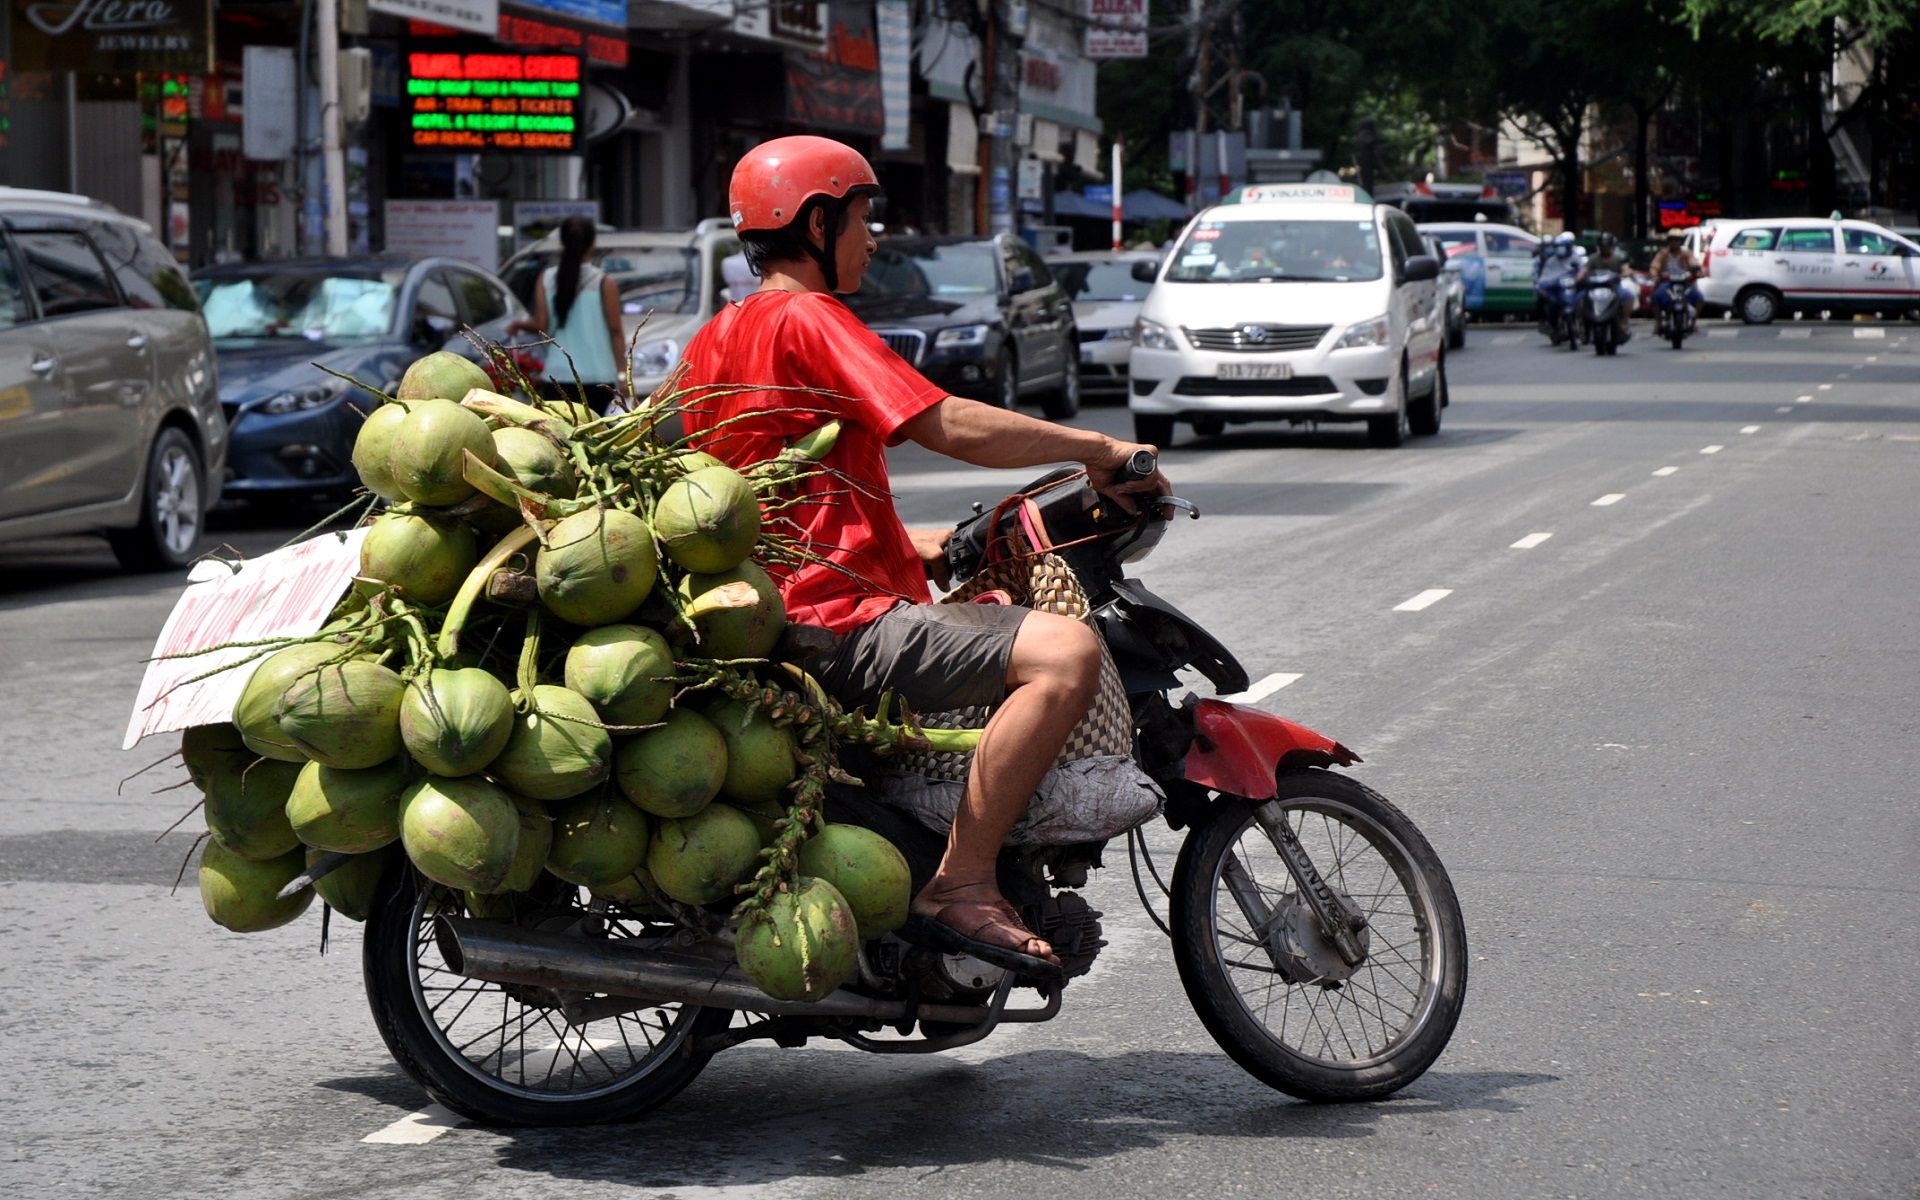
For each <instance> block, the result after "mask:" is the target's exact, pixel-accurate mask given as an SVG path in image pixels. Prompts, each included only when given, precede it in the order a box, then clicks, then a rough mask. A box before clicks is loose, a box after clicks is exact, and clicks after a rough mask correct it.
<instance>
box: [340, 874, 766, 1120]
mask: <svg viewBox="0 0 1920 1200" xmlns="http://www.w3.org/2000/svg"><path fill="white" fill-rule="evenodd" d="M542 885H543V888H544V891H543V892H542V893H541V894H540V895H539V896H537V897H535V896H534V895H532V894H528V895H525V896H515V897H512V898H511V903H512V905H513V907H514V908H515V910H516V911H515V917H516V918H517V919H518V920H520V921H522V922H524V923H530V924H537V925H539V926H541V927H542V928H548V929H556V930H557V929H560V928H567V929H571V930H573V931H576V932H580V931H583V932H586V933H588V935H589V936H599V937H605V938H627V937H635V936H641V935H643V934H645V933H651V932H656V931H655V930H650V929H648V928H647V927H646V925H645V923H644V922H642V921H640V920H637V919H635V918H633V917H631V916H629V915H627V914H625V913H624V912H623V911H622V910H618V909H609V908H608V907H607V906H606V905H605V904H604V903H601V904H595V903H594V902H592V901H591V900H590V899H588V898H587V897H586V895H585V893H584V892H582V891H580V890H579V889H575V888H573V887H572V886H571V885H562V884H560V883H559V881H557V880H552V879H547V880H543V881H542ZM466 910H467V900H466V897H465V896H464V895H463V894H462V893H460V892H457V891H453V890H452V889H449V888H444V887H441V886H440V885H439V884H436V883H433V882H431V881H428V880H425V879H422V878H420V877H419V876H418V875H417V874H416V873H415V872H414V871H412V870H406V871H399V872H395V873H394V878H391V879H389V880H388V881H387V885H386V886H385V888H384V889H383V891H382V895H381V897H380V899H379V900H378V901H377V902H376V903H375V906H374V910H373V912H372V914H370V915H369V916H368V918H367V929H366V936H365V939H364V942H363V946H362V972H363V975H364V979H365V983H366V989H367V1002H368V1004H369V1006H370V1007H371V1008H372V1009H373V1020H374V1024H375V1025H376V1026H378V1028H379V1030H380V1036H381V1038H382V1039H384V1040H385V1041H386V1043H387V1049H388V1050H389V1051H391V1052H392V1054H393V1057H394V1061H395V1062H398V1063H399V1064H400V1066H401V1069H403V1070H404V1071H406V1073H407V1074H408V1075H409V1076H411V1077H412V1079H413V1081H414V1082H415V1083H417V1084H419V1085H420V1086H421V1087H422V1088H424V1089H425V1090H426V1092H427V1093H428V1095H430V1096H432V1097H433V1098H434V1099H435V1100H437V1101H439V1102H440V1103H441V1104H443V1105H445V1106H446V1107H448V1108H450V1109H452V1110H453V1111H454V1112H457V1113H459V1114H460V1115H462V1116H465V1117H470V1118H472V1119H474V1120H476V1121H481V1122H484V1123H486V1124H490V1125H587V1124H601V1123H607V1122H616V1121H630V1120H632V1119H634V1118H635V1117H638V1116H639V1115H640V1114H642V1113H644V1112H645V1111H647V1110H648V1109H650V1108H653V1107H654V1106H656V1105H658V1104H662V1103H664V1102H666V1101H667V1100H669V1099H672V1098H673V1097H674V1096H675V1095H677V1094H679V1092H680V1090H681V1089H682V1088H684V1087H686V1086H687V1085H688V1084H689V1083H692V1082H693V1079H694V1076H696V1075H698V1074H699V1073H700V1071H701V1069H702V1068H704V1067H705V1066H706V1065H707V1060H708V1058H709V1057H711V1056H710V1055H709V1054H707V1053H704V1052H702V1050H701V1049H700V1048H699V1043H700V1041H701V1039H702V1038H704V1037H705V1036H707V1035H710V1034H715V1033H719V1032H722V1031H724V1030H725V1029H726V1027H727V1025H728V1024H729V1023H730V1021H731V1019H732V1016H733V1014H732V1013H730V1012H728V1011H726V1010H724V1009H705V1008H696V1007H693V1006H690V1005H681V1004H659V1005H641V1004H638V1003H624V1002H620V1001H617V1000H613V999H611V998H609V997H604V996H584V995H579V994H573V993H558V992H552V991H548V990H546V989H543V988H532V987H522V986H519V985H512V984H499V983H487V982H484V981H481V980H478V979H469V978H467V977H466V976H464V975H461V974H459V973H458V972H456V971H453V970H451V969H450V968H449V966H448V964H447V962H446V960H445V959H444V958H443V957H442V956H441V954H440V949H439V945H438V943H437V942H436V940H435V938H434V920H435V918H436V917H438V916H440V915H441V914H443V913H444V914H449V915H453V916H461V915H465V914H466Z"/></svg>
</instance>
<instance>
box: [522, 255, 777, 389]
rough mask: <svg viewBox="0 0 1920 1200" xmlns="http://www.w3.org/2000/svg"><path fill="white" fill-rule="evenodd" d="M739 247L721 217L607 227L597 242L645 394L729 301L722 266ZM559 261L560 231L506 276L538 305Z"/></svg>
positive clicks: (527, 301)
mask: <svg viewBox="0 0 1920 1200" xmlns="http://www.w3.org/2000/svg"><path fill="white" fill-rule="evenodd" d="M739 252H740V239H739V238H737V237H735V236H734V232H733V225H732V224H731V223H730V222H728V221H726V220H724V219H722V218H719V217H711V218H708V219H707V220H704V221H701V222H700V223H699V224H697V225H695V226H694V227H693V228H692V229H614V230H603V231H602V232H601V233H600V234H599V236H598V237H596V238H595V239H594V243H593V256H592V261H593V264H594V265H595V266H597V267H599V268H600V269H601V270H603V271H605V272H606V273H607V274H609V275H611V276H613V281H614V284H615V286H617V287H618V288H619V289H620V318H621V326H622V327H623V328H624V329H625V330H626V343H627V346H628V347H629V348H630V349H631V350H632V353H633V386H634V390H635V391H636V392H638V393H639V394H640V395H642V396H644V395H646V394H647V393H648V392H650V391H652V390H653V389H654V387H655V386H656V385H658V384H659V382H660V381H661V380H662V379H665V378H666V377H667V373H668V372H670V371H672V370H673V368H674V367H675V366H676V365H677V364H678V363H679V362H680V351H681V350H682V349H683V348H684V347H685V346H686V344H687V341H688V339H689V338H691V337H693V335H694V332H695V331H696V330H698V329H699V328H700V327H701V326H702V325H705V324H706V323H707V319H708V318H709V317H711V316H713V314H714V313H717V312H719V311H720V306H721V305H722V304H725V303H726V302H727V298H728V297H727V290H726V289H727V284H726V279H725V277H724V275H723V273H722V270H721V264H722V263H723V262H725V261H726V260H727V259H728V258H729V257H731V256H732V255H735V254H738V253H739ZM559 261H560V235H559V234H558V233H552V234H548V235H547V236H546V237H544V238H541V239H540V240H539V241H537V242H535V243H534V244H533V245H531V246H528V247H527V248H526V249H525V250H522V251H521V252H520V253H518V254H516V255H514V256H513V257H512V258H510V259H508V260H507V263H506V265H505V266H504V267H502V268H501V269H500V274H501V277H502V278H504V279H505V280H506V281H507V286H508V287H510V288H512V289H513V294H514V295H515V296H517V297H519V299H520V303H522V304H524V305H526V306H527V307H528V308H529V309H531V308H532V307H533V289H534V287H535V285H536V284H538V283H539V281H540V274H541V272H543V271H545V270H546V269H547V268H548V267H551V266H553V265H554V264H555V263H557V262H559ZM738 298H739V297H735V299H738Z"/></svg>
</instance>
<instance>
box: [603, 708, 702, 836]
mask: <svg viewBox="0 0 1920 1200" xmlns="http://www.w3.org/2000/svg"><path fill="white" fill-rule="evenodd" d="M613 765H614V778H615V779H616V780H618V781H619V783H620V790H621V791H622V792H625V793H626V796H627V799H629V800H631V801H633V802H634V803H635V804H637V805H639V806H640V809H641V811H643V812H648V813H652V814H653V815H654V816H656V817H690V816H692V815H693V814H694V813H697V812H699V811H700V810H701V809H703V808H705V807H706V806H707V802H708V801H710V800H712V799H713V798H714V797H715V796H718V795H719V794H720V785H721V784H722V783H723V782H725V781H726V777H727V743H726V741H725V739H723V738H722V737H721V736H720V731H719V730H718V729H715V728H714V727H713V722H711V721H709V720H707V719H706V718H705V717H703V716H701V715H700V714H699V713H696V712H690V711H688V710H687V709H684V708H676V709H674V710H673V711H672V712H669V713H668V714H667V719H666V723H665V724H664V725H662V726H660V728H658V729H649V730H647V731H646V732H645V733H641V734H637V735H635V736H633V737H630V738H624V739H622V740H621V742H620V744H619V745H618V746H616V747H615V748H614V752H613Z"/></svg>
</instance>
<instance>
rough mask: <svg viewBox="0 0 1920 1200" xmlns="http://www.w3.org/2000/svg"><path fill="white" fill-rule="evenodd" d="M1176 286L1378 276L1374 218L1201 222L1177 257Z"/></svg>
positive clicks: (1171, 271) (1172, 277)
mask: <svg viewBox="0 0 1920 1200" xmlns="http://www.w3.org/2000/svg"><path fill="white" fill-rule="evenodd" d="M1166 278H1167V279H1168V280H1170V281H1171V282H1174V283H1262V282H1280V281H1285V282H1295V281H1298V282H1304V283H1348V282H1352V281H1355V280H1361V279H1378V278H1380V237H1379V234H1378V233H1377V232H1376V231H1375V230H1374V226H1373V221H1372V219H1371V218H1368V219H1365V220H1352V221H1284V220H1271V221H1202V222H1200V223H1199V224H1197V225H1195V226H1194V227H1193V229H1192V230H1191V231H1190V232H1189V233H1188V234H1187V236H1186V240H1185V241H1183V242H1181V243H1180V249H1179V250H1177V251H1176V252H1175V253H1174V256H1173V266H1172V268H1171V269H1169V270H1168V271H1167V275H1166Z"/></svg>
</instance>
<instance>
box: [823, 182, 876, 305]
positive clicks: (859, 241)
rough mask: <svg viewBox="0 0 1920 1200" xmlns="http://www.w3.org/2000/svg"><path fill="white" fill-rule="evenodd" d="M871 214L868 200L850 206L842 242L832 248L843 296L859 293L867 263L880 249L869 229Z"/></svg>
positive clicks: (863, 197)
mask: <svg viewBox="0 0 1920 1200" xmlns="http://www.w3.org/2000/svg"><path fill="white" fill-rule="evenodd" d="M872 213H873V200H872V199H871V198H870V197H867V196H862V197H860V198H859V199H857V200H855V201H854V202H853V203H852V204H850V205H848V206H847V223H846V225H845V226H844V227H843V228H842V229H841V230H840V240H839V241H838V242H836V243H835V244H834V247H833V262H834V267H835V268H836V269H837V270H838V271H839V272H840V291H841V292H843V293H845V292H857V291H859V290H860V280H861V278H862V277H863V276H865V275H866V273H867V263H868V262H870V261H871V260H872V258H873V252H874V250H876V249H877V248H878V247H876V246H875V244H874V241H873V232H872V231H871V230H869V229H868V228H867V219H868V217H869V216H871V215H872Z"/></svg>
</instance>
